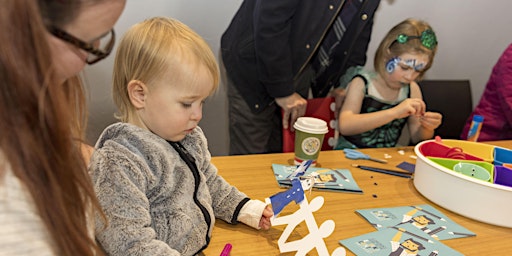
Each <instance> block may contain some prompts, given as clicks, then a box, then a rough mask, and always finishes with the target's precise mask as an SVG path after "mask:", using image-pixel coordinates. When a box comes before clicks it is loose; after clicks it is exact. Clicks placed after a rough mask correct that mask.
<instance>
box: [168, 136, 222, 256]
mask: <svg viewBox="0 0 512 256" xmlns="http://www.w3.org/2000/svg"><path fill="white" fill-rule="evenodd" d="M168 142H169V144H171V146H172V147H173V148H174V149H175V150H176V151H177V152H178V154H179V155H180V157H181V159H183V161H185V163H186V164H187V166H188V168H189V169H190V171H191V172H192V175H194V195H193V198H194V203H195V204H196V205H197V207H199V209H201V212H202V213H203V216H204V219H205V220H206V224H207V225H208V231H207V232H206V244H205V245H204V246H203V247H201V249H200V250H199V251H198V252H196V253H195V254H198V253H199V252H201V251H203V250H204V249H205V248H206V247H207V246H208V244H209V243H210V237H209V236H208V233H209V231H210V228H211V223H212V221H211V218H210V214H209V213H208V210H206V208H205V207H204V206H203V205H202V204H201V202H199V199H197V193H198V191H199V184H200V183H201V177H200V176H199V169H198V168H197V165H196V163H195V159H194V157H193V156H192V155H191V154H190V153H188V151H187V149H185V147H183V145H181V143H179V142H171V141H168Z"/></svg>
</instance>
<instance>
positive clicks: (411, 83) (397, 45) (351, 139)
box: [336, 19, 442, 149]
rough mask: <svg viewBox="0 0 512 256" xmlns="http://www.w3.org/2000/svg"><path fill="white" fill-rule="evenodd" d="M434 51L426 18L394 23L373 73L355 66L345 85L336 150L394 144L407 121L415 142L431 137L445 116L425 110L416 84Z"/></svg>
mask: <svg viewBox="0 0 512 256" xmlns="http://www.w3.org/2000/svg"><path fill="white" fill-rule="evenodd" d="M436 50H437V38H436V35H435V33H434V31H433V30H432V28H431V27H430V25H429V24H428V23H427V22H424V21H421V20H417V19H406V20H404V21H402V22H400V23H399V24H397V25H396V26H394V27H393V28H392V29H391V30H390V31H389V32H388V33H387V34H386V36H385V37H384V39H383V40H382V41H381V43H380V45H379V47H378V48H377V52H376V53H375V57H374V67H375V71H366V70H362V69H359V70H357V72H356V73H355V74H354V75H353V78H352V81H350V83H349V85H348V87H347V88H348V89H347V95H346V97H345V101H344V103H343V105H342V107H341V112H340V115H339V118H338V120H339V124H338V125H339V130H340V133H341V135H342V136H343V137H340V138H339V140H338V146H337V147H336V148H338V149H343V148H373V147H394V146H395V145H396V143H397V142H398V139H399V137H400V135H401V132H402V130H403V127H404V126H405V124H406V123H407V124H408V128H409V133H410V138H411V140H412V142H413V143H417V142H419V141H422V140H425V139H430V138H432V137H433V136H434V129H436V128H437V127H439V125H441V119H442V116H441V114H439V113H434V112H427V111H426V106H425V102H423V99H422V96H421V90H420V88H419V86H418V84H417V83H416V82H417V81H418V80H419V79H421V78H422V77H423V75H424V74H425V72H427V70H428V69H429V68H430V67H431V66H432V62H433V61H434V56H435V54H436Z"/></svg>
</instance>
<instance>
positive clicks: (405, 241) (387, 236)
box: [339, 227, 463, 256]
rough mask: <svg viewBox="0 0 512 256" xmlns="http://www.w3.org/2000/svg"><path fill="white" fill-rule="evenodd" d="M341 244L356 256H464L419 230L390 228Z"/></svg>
mask: <svg viewBox="0 0 512 256" xmlns="http://www.w3.org/2000/svg"><path fill="white" fill-rule="evenodd" d="M409 228H410V227H409ZM339 242H340V243H341V244H342V245H343V246H345V247H346V248H347V249H349V250H350V251H352V252H353V253H354V254H355V255H372V256H391V255H397V256H398V255H425V256H426V255H428V256H437V255H439V256H441V255H450V256H458V255H463V254H461V253H460V252H458V251H456V250H454V249H452V248H450V247H448V246H446V245H444V244H443V243H441V242H439V241H437V240H435V239H432V238H431V237H429V236H428V235H425V233H424V232H422V231H420V230H418V229H417V228H414V229H405V228H402V227H390V228H385V229H382V230H379V231H375V232H372V233H367V234H364V235H361V236H356V237H352V238H349V239H345V240H340V241H339Z"/></svg>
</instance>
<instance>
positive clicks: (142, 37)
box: [113, 17, 220, 122]
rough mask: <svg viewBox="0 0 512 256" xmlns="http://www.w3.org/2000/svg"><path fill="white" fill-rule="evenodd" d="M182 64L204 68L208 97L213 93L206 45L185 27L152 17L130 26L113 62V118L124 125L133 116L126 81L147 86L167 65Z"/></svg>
mask: <svg viewBox="0 0 512 256" xmlns="http://www.w3.org/2000/svg"><path fill="white" fill-rule="evenodd" d="M183 62H187V63H186V64H191V63H190V62H192V63H193V64H196V67H197V64H199V65H202V66H204V67H206V69H207V70H208V71H209V72H210V73H211V76H212V79H213V83H214V86H213V90H212V93H213V92H214V91H215V90H216V89H217V87H218V85H219V76H220V75H219V67H218V64H217V61H216V59H215V56H214V54H213V52H212V51H211V49H210V47H209V46H208V44H207V43H206V41H205V40H204V39H203V38H202V37H201V36H199V35H198V34H197V33H195V32H194V31H193V30H192V29H191V28H189V27H188V26H187V25H185V24H183V23H181V22H180V21H178V20H175V19H170V18H164V17H155V18H151V19H147V20H145V21H143V22H141V23H138V24H136V25H134V26H132V27H131V28H130V29H129V30H128V31H127V32H126V34H125V35H124V36H123V38H122V39H121V42H120V43H119V47H118V49H117V53H116V57H115V61H114V74H113V98H114V102H115V104H116V105H117V107H118V113H117V114H116V118H118V119H120V120H121V121H123V122H126V121H127V120H129V118H130V117H131V116H133V115H134V111H135V110H134V108H133V106H132V104H131V102H130V99H129V96H128V92H127V90H126V86H127V84H128V83H129V82H130V81H132V80H138V81H141V82H143V83H145V84H147V85H149V84H151V83H152V82H153V81H155V80H157V79H158V78H160V77H161V76H162V75H163V74H164V72H165V71H168V70H169V66H170V65H173V64H174V65H183ZM176 70H179V69H176ZM177 72H178V71H177ZM176 77H179V74H176Z"/></svg>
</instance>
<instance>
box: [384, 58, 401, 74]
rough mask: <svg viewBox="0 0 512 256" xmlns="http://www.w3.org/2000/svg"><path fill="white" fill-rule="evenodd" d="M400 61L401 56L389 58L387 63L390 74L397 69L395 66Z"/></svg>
mask: <svg viewBox="0 0 512 256" xmlns="http://www.w3.org/2000/svg"><path fill="white" fill-rule="evenodd" d="M399 62H400V58H398V57H393V58H391V59H390V60H388V62H387V63H386V71H387V72H388V73H390V74H391V73H393V71H395V68H396V66H397V65H398V63H399Z"/></svg>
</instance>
